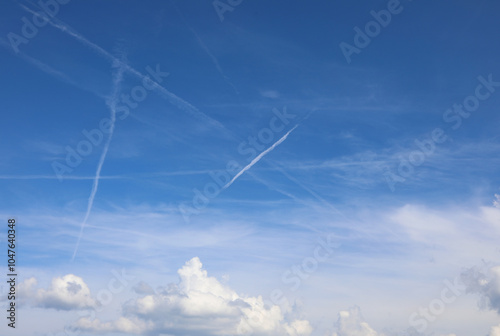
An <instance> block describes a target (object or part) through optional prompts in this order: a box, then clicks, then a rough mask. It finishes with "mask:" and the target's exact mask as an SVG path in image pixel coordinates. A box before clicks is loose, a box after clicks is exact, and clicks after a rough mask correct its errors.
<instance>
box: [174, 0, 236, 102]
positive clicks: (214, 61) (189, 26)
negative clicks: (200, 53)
mask: <svg viewBox="0 0 500 336" xmlns="http://www.w3.org/2000/svg"><path fill="white" fill-rule="evenodd" d="M172 5H173V6H174V7H175V9H176V10H177V13H178V14H179V16H180V17H181V19H182V20H183V21H184V24H185V25H186V26H187V27H188V28H189V30H190V31H191V32H192V33H193V35H194V36H195V37H196V40H198V44H199V45H200V47H201V48H202V49H203V50H204V51H205V53H206V54H207V55H208V57H210V59H211V60H212V62H213V63H214V65H215V68H216V69H217V71H218V72H219V74H220V75H221V76H222V78H224V80H225V81H226V83H227V84H228V85H229V86H231V87H232V88H233V90H234V92H235V93H236V94H240V93H239V92H238V90H237V89H236V87H235V86H234V84H233V83H232V82H231V80H230V79H229V77H227V76H226V74H225V73H224V71H223V70H222V68H221V66H220V64H219V61H218V60H217V58H216V57H215V56H214V54H212V52H211V51H210V49H209V48H208V47H207V45H206V44H205V43H204V42H203V40H202V39H201V37H200V36H199V35H198V33H196V31H195V30H194V28H193V27H191V25H190V24H189V23H188V22H187V20H186V18H185V17H184V15H183V14H182V12H181V10H180V9H179V7H177V5H176V4H175V3H174V2H173V1H172Z"/></svg>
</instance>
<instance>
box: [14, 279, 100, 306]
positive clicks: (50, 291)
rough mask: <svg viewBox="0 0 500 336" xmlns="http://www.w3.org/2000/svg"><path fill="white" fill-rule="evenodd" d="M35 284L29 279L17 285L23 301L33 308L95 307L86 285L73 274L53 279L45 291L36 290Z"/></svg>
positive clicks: (41, 289)
mask: <svg viewBox="0 0 500 336" xmlns="http://www.w3.org/2000/svg"><path fill="white" fill-rule="evenodd" d="M37 283H38V282H37V280H36V279H35V278H29V279H27V280H25V281H23V282H22V283H20V284H19V293H20V296H21V297H22V298H23V301H28V302H30V303H31V304H32V305H33V306H35V307H42V308H53V309H56V310H77V309H88V308H95V307H96V306H97V302H96V301H95V300H94V299H93V298H92V296H91V293H90V290H89V287H88V286H87V284H86V283H85V282H84V281H83V279H82V278H80V277H78V276H76V275H74V274H67V275H65V276H63V277H57V278H53V279H52V283H51V284H50V286H49V288H47V289H43V288H40V289H37V288H36V286H37Z"/></svg>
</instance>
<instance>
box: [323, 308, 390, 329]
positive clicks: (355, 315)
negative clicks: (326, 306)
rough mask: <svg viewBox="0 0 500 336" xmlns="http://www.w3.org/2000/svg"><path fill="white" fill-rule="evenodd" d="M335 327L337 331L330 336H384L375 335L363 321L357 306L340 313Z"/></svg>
mask: <svg viewBox="0 0 500 336" xmlns="http://www.w3.org/2000/svg"><path fill="white" fill-rule="evenodd" d="M336 326H337V331H336V332H334V333H333V335H332V336H384V335H383V334H379V333H377V332H376V331H375V330H373V329H372V328H371V327H370V326H369V325H368V323H366V322H365V321H364V319H363V316H362V315H361V311H360V309H359V307H357V306H354V307H352V308H350V309H349V310H345V311H341V312H340V313H339V317H338V320H337V324H336Z"/></svg>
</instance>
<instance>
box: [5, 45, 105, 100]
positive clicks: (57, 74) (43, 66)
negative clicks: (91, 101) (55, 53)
mask: <svg viewBox="0 0 500 336" xmlns="http://www.w3.org/2000/svg"><path fill="white" fill-rule="evenodd" d="M0 45H1V46H2V47H4V48H5V49H7V50H10V51H12V47H11V46H10V44H9V43H7V42H6V41H4V40H3V39H1V38H0ZM13 54H14V55H15V56H17V57H19V58H21V59H22V60H24V61H26V62H28V63H29V64H31V65H33V66H34V67H36V68H37V69H38V70H40V71H43V72H45V73H46V74H48V75H50V76H52V77H54V78H56V79H58V80H60V81H62V82H64V83H67V84H70V85H72V86H74V87H77V88H79V89H81V90H84V91H88V92H90V93H92V94H94V95H96V96H97V97H99V98H103V96H102V95H101V94H99V93H97V92H95V91H92V90H90V89H88V88H85V87H82V86H81V85H79V84H77V83H76V82H75V81H74V80H72V79H71V78H69V77H68V76H67V75H66V74H64V73H62V72H61V71H59V70H56V69H54V68H52V67H51V66H50V65H48V64H45V63H43V62H42V61H40V60H38V59H36V58H33V57H31V56H28V55H27V54H25V53H23V52H22V51H19V52H17V53H13Z"/></svg>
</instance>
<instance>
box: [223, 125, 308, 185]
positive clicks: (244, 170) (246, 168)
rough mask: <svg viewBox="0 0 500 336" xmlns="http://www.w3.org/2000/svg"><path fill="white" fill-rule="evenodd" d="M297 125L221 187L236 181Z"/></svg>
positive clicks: (283, 139)
mask: <svg viewBox="0 0 500 336" xmlns="http://www.w3.org/2000/svg"><path fill="white" fill-rule="evenodd" d="M297 126H299V125H295V127H294V128H292V129H291V130H289V131H288V132H287V133H286V134H285V135H283V136H282V137H281V139H279V140H278V141H276V142H275V143H274V144H273V145H272V146H271V147H269V148H268V149H266V150H265V151H263V152H262V153H260V154H259V155H257V157H256V158H255V159H253V160H252V161H251V162H250V163H249V164H248V165H246V166H245V167H244V168H243V169H242V170H240V171H239V172H238V174H236V175H235V176H234V177H233V179H232V180H231V181H229V182H228V183H226V185H225V186H224V187H222V189H226V188H227V187H229V186H230V185H231V184H233V182H234V181H236V179H237V178H238V177H240V176H241V174H243V173H244V172H246V171H247V170H248V169H250V168H252V166H253V165H254V164H256V163H257V162H259V161H260V159H262V158H263V157H264V156H265V155H266V154H267V153H269V152H270V151H272V150H273V149H274V148H276V146H278V145H279V144H280V143H282V142H283V141H285V140H286V138H287V137H288V136H289V135H290V133H292V132H293V130H294V129H296V128H297Z"/></svg>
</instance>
